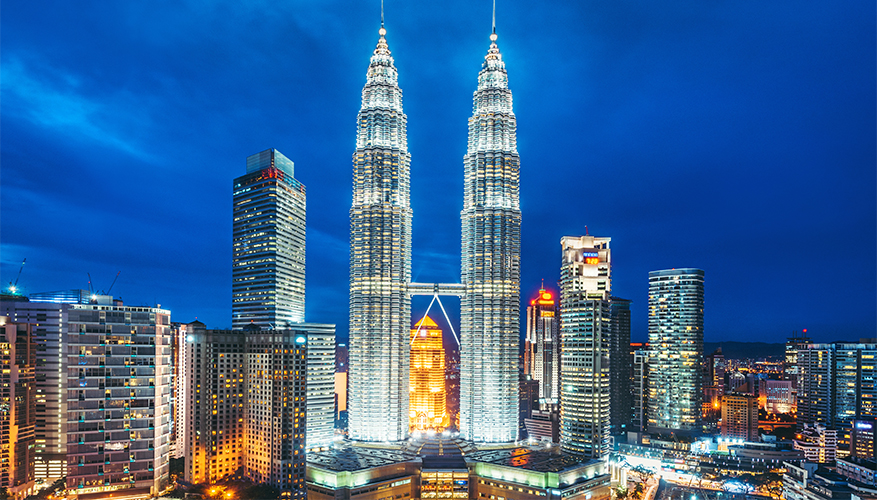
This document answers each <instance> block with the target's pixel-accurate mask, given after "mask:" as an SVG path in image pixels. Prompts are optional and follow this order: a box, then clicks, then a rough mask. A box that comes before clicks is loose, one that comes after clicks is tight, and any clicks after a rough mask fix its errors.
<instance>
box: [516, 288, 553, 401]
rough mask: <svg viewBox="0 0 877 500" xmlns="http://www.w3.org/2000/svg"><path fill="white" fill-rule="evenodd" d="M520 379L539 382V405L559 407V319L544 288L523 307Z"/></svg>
mask: <svg viewBox="0 0 877 500" xmlns="http://www.w3.org/2000/svg"><path fill="white" fill-rule="evenodd" d="M524 375H529V376H530V377H532V378H533V380H536V381H538V382H539V401H540V404H546V405H557V404H559V403H560V316H559V315H558V309H557V301H556V300H555V297H554V294H553V293H551V292H549V291H548V290H546V289H545V287H544V286H543V287H542V288H540V289H539V295H538V296H537V297H535V298H533V299H531V300H530V306H529V307H527V336H526V337H525V345H524Z"/></svg>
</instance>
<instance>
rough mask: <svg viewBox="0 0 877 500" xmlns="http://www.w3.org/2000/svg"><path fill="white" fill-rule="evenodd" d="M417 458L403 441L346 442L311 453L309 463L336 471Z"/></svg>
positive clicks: (367, 467)
mask: <svg viewBox="0 0 877 500" xmlns="http://www.w3.org/2000/svg"><path fill="white" fill-rule="evenodd" d="M416 458H417V455H416V454H414V453H412V452H410V451H407V450H406V449H405V447H404V444H402V443H399V444H396V445H395V446H394V445H388V446H384V447H372V446H368V447H366V446H361V445H355V446H352V445H350V444H349V443H345V444H343V445H340V446H339V445H336V446H335V447H334V448H332V449H330V450H327V451H321V452H318V453H309V454H308V465H312V466H316V467H322V468H324V469H328V470H331V471H335V472H344V471H348V472H352V471H357V470H363V469H369V468H372V467H381V466H384V465H392V464H397V463H401V462H408V461H411V460H414V459H416Z"/></svg>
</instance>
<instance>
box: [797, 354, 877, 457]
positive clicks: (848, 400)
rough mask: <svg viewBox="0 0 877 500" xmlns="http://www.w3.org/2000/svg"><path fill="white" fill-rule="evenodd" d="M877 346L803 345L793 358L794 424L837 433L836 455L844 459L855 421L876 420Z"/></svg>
mask: <svg viewBox="0 0 877 500" xmlns="http://www.w3.org/2000/svg"><path fill="white" fill-rule="evenodd" d="M875 359H877V344H875V343H869V342H862V343H843V342H835V343H832V344H807V345H806V346H804V348H801V349H799V350H798V354H797V363H798V367H797V371H798V374H797V377H798V395H797V409H798V413H797V421H798V428H799V429H801V428H803V426H804V425H811V424H817V423H819V424H823V425H825V426H826V427H828V428H833V429H837V430H838V454H839V455H841V456H846V455H847V453H849V449H850V440H851V438H852V422H853V420H855V419H868V418H874V417H877V385H875V384H874V382H873V381H874V380H875V379H877V363H874V360H875Z"/></svg>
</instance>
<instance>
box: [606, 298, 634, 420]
mask: <svg viewBox="0 0 877 500" xmlns="http://www.w3.org/2000/svg"><path fill="white" fill-rule="evenodd" d="M630 302H631V301H630V300H627V299H622V298H621V297H609V318H610V319H609V394H610V395H611V401H610V404H609V412H610V413H609V428H610V432H612V433H613V434H620V433H623V432H626V431H628V430H630V425H631V420H632V416H631V412H630V408H631V406H632V405H633V394H632V393H631V380H630V365H628V358H629V356H630V354H629V352H630Z"/></svg>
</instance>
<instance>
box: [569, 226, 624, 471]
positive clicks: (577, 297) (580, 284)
mask: <svg viewBox="0 0 877 500" xmlns="http://www.w3.org/2000/svg"><path fill="white" fill-rule="evenodd" d="M609 241H610V238H596V237H594V236H578V237H576V236H565V237H563V238H562V239H561V240H560V244H561V247H562V256H563V259H562V263H561V267H560V341H561V345H562V346H563V347H562V349H563V351H562V354H561V358H560V363H561V369H560V370H561V374H560V378H561V380H562V381H563V383H562V385H561V390H560V447H561V448H562V449H563V450H564V451H566V452H568V453H571V454H573V455H577V456H579V457H582V458H586V459H590V458H601V457H602V456H603V455H604V454H605V453H608V451H609V407H610V400H609V397H610V396H609V338H610V333H611V332H610V317H611V313H610V305H609V297H610V295H609V293H610V292H611V288H612V287H611V281H610V279H611V258H610V257H611V254H610V252H609ZM628 345H629V344H628Z"/></svg>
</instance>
